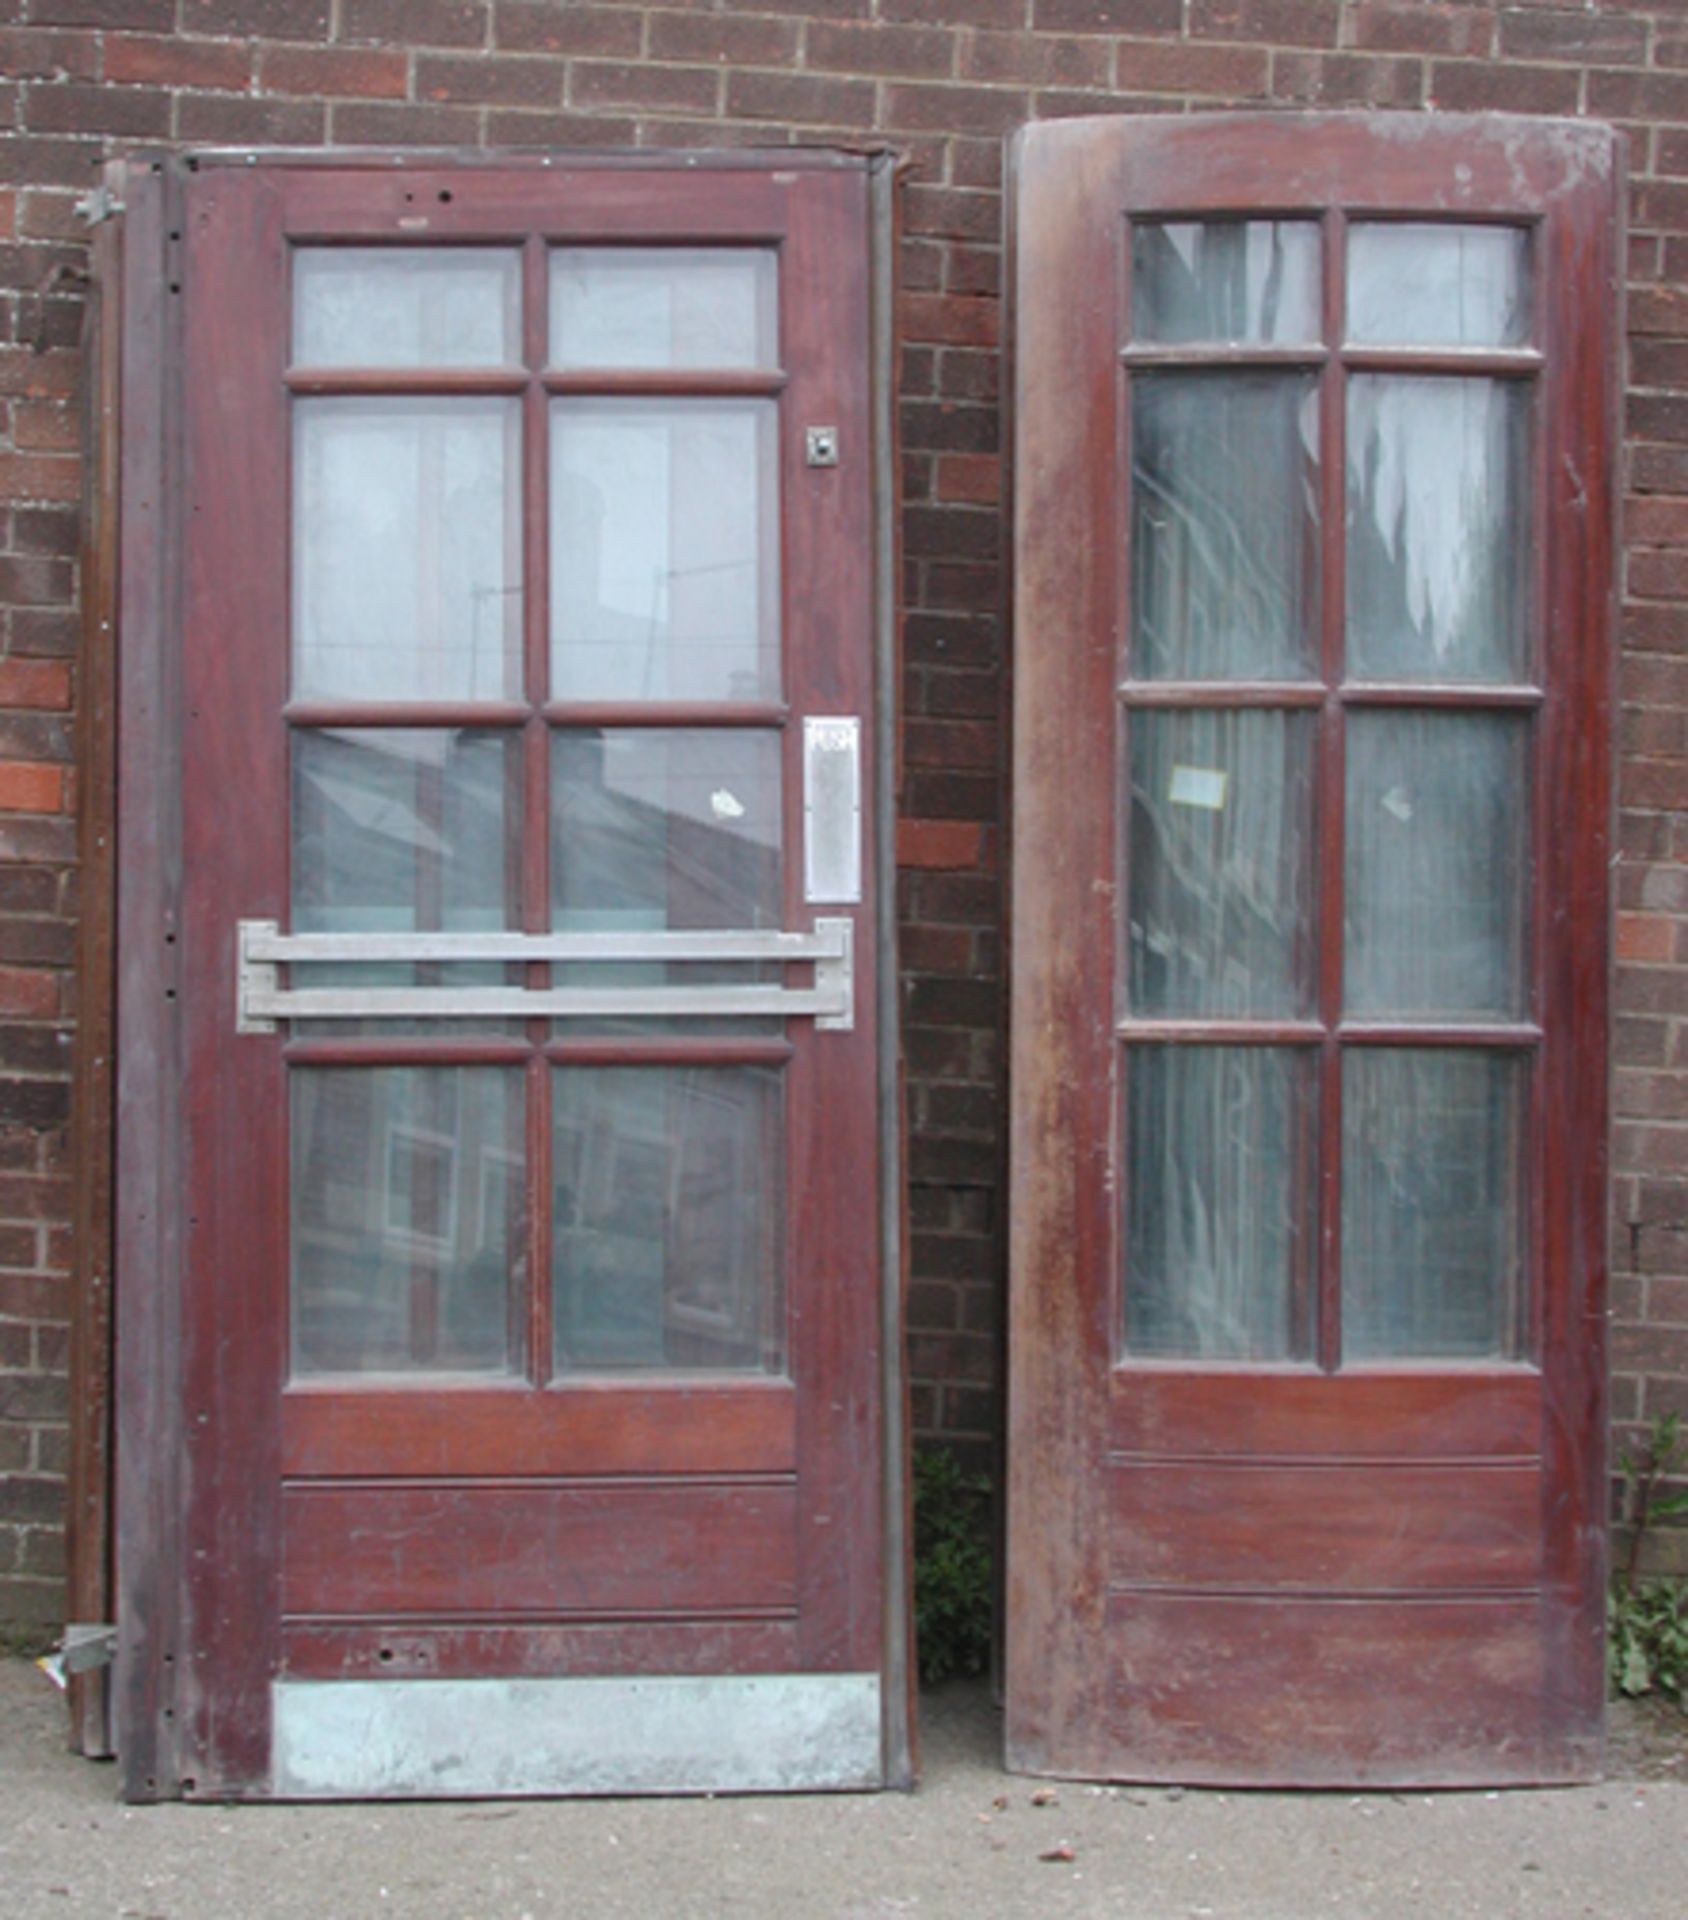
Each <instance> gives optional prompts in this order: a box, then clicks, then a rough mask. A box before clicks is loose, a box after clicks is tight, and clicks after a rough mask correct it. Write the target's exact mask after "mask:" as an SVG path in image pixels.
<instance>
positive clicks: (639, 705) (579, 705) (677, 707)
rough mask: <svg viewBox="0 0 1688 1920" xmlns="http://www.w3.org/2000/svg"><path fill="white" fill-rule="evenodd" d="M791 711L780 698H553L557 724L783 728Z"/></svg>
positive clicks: (549, 716)
mask: <svg viewBox="0 0 1688 1920" xmlns="http://www.w3.org/2000/svg"><path fill="white" fill-rule="evenodd" d="M790 713H791V710H790V708H789V707H787V706H786V705H785V703H784V702H783V701H776V700H708V701H703V700H553V701H550V702H548V703H547V704H546V707H545V718H546V720H547V721H548V722H549V724H550V725H552V726H554V727H589V728H593V729H602V728H605V727H783V726H784V725H785V724H786V722H787V721H788V720H789V718H790Z"/></svg>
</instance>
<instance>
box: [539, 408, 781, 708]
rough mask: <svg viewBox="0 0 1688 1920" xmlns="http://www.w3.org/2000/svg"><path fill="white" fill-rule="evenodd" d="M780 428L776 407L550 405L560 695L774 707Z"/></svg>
mask: <svg viewBox="0 0 1688 1920" xmlns="http://www.w3.org/2000/svg"><path fill="white" fill-rule="evenodd" d="M776 419H777V410H776V403H775V402H773V401H771V400H748V401H740V400H567V401H558V402H557V403H556V404H555V405H554V407H553V410H552V415H551V434H552V438H551V649H552V651H551V690H552V695H553V697H554V698H556V699H559V700H772V699H776V698H778V695H779V688H780V666H779V525H778V488H777V485H776V479H775V438H774V436H775V423H776Z"/></svg>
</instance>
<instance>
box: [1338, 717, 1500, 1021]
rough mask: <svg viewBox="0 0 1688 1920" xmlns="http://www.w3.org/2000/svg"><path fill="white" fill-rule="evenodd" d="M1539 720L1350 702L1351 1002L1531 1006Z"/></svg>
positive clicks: (1358, 1005)
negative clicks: (1526, 943) (1532, 820)
mask: <svg viewBox="0 0 1688 1920" xmlns="http://www.w3.org/2000/svg"><path fill="white" fill-rule="evenodd" d="M1528 751H1529V721H1528V720H1527V719H1526V718H1525V717H1524V716H1522V715H1520V714H1507V713H1425V712H1405V711H1394V712H1390V711H1376V712H1360V713H1356V712H1352V711H1351V712H1350V714H1349V721H1348V823H1347V837H1348V854H1347V874H1348V881H1347V932H1348V945H1347V968H1346V971H1347V1010H1348V1013H1349V1014H1350V1015H1351V1016H1355V1017H1359V1018H1372V1019H1377V1018H1391V1019H1433V1018H1440V1019H1449V1020H1482V1019H1491V1020H1513V1019H1518V1018H1521V1017H1522V1015H1523V1013H1524V1011H1525V971H1524V947H1523V938H1524V925H1525V903H1526V901H1527V900H1528V897H1529V859H1528V841H1527V837H1526V835H1527V830H1528V819H1527V800H1528V794H1529V784H1528V779H1527V771H1528V768H1527V755H1528Z"/></svg>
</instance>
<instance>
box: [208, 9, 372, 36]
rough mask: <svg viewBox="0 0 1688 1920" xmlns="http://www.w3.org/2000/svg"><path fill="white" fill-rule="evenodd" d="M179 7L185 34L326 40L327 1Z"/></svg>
mask: <svg viewBox="0 0 1688 1920" xmlns="http://www.w3.org/2000/svg"><path fill="white" fill-rule="evenodd" d="M181 7H182V29H183V31H184V32H186V33H208V34H223V33H230V34H232V33H252V34H258V33H261V34H262V35H263V36H264V38H265V39H266V40H326V39H327V38H328V22H329V15H330V0H181ZM400 38H401V40H402V36H400Z"/></svg>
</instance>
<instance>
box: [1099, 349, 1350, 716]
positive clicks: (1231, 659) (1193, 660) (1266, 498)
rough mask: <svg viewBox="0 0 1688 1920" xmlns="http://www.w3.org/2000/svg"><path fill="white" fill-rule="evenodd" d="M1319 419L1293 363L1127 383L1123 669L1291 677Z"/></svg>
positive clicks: (1299, 640)
mask: <svg viewBox="0 0 1688 1920" xmlns="http://www.w3.org/2000/svg"><path fill="white" fill-rule="evenodd" d="M1318 446H1319V419H1318V399H1317V395H1316V392H1315V383H1314V381H1313V380H1312V378H1310V377H1304V376H1302V375H1300V374H1289V375H1284V374H1265V373H1240V374H1233V373H1155V374H1140V375H1139V376H1138V377H1137V379H1136V381H1135V382H1134V383H1133V386H1132V481H1133V487H1132V494H1133V505H1132V522H1131V529H1132V530H1131V638H1132V672H1133V673H1134V674H1136V675H1138V676H1139V677H1140V678H1143V679H1154V680H1166V679H1174V680H1296V679H1302V678H1305V677H1307V676H1308V675H1310V674H1311V673H1312V672H1313V671H1314V662H1315V660H1316V658H1317V635H1318V630H1319V571H1318V567H1319V562H1318V533H1319V509H1318V477H1319V476H1318Z"/></svg>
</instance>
